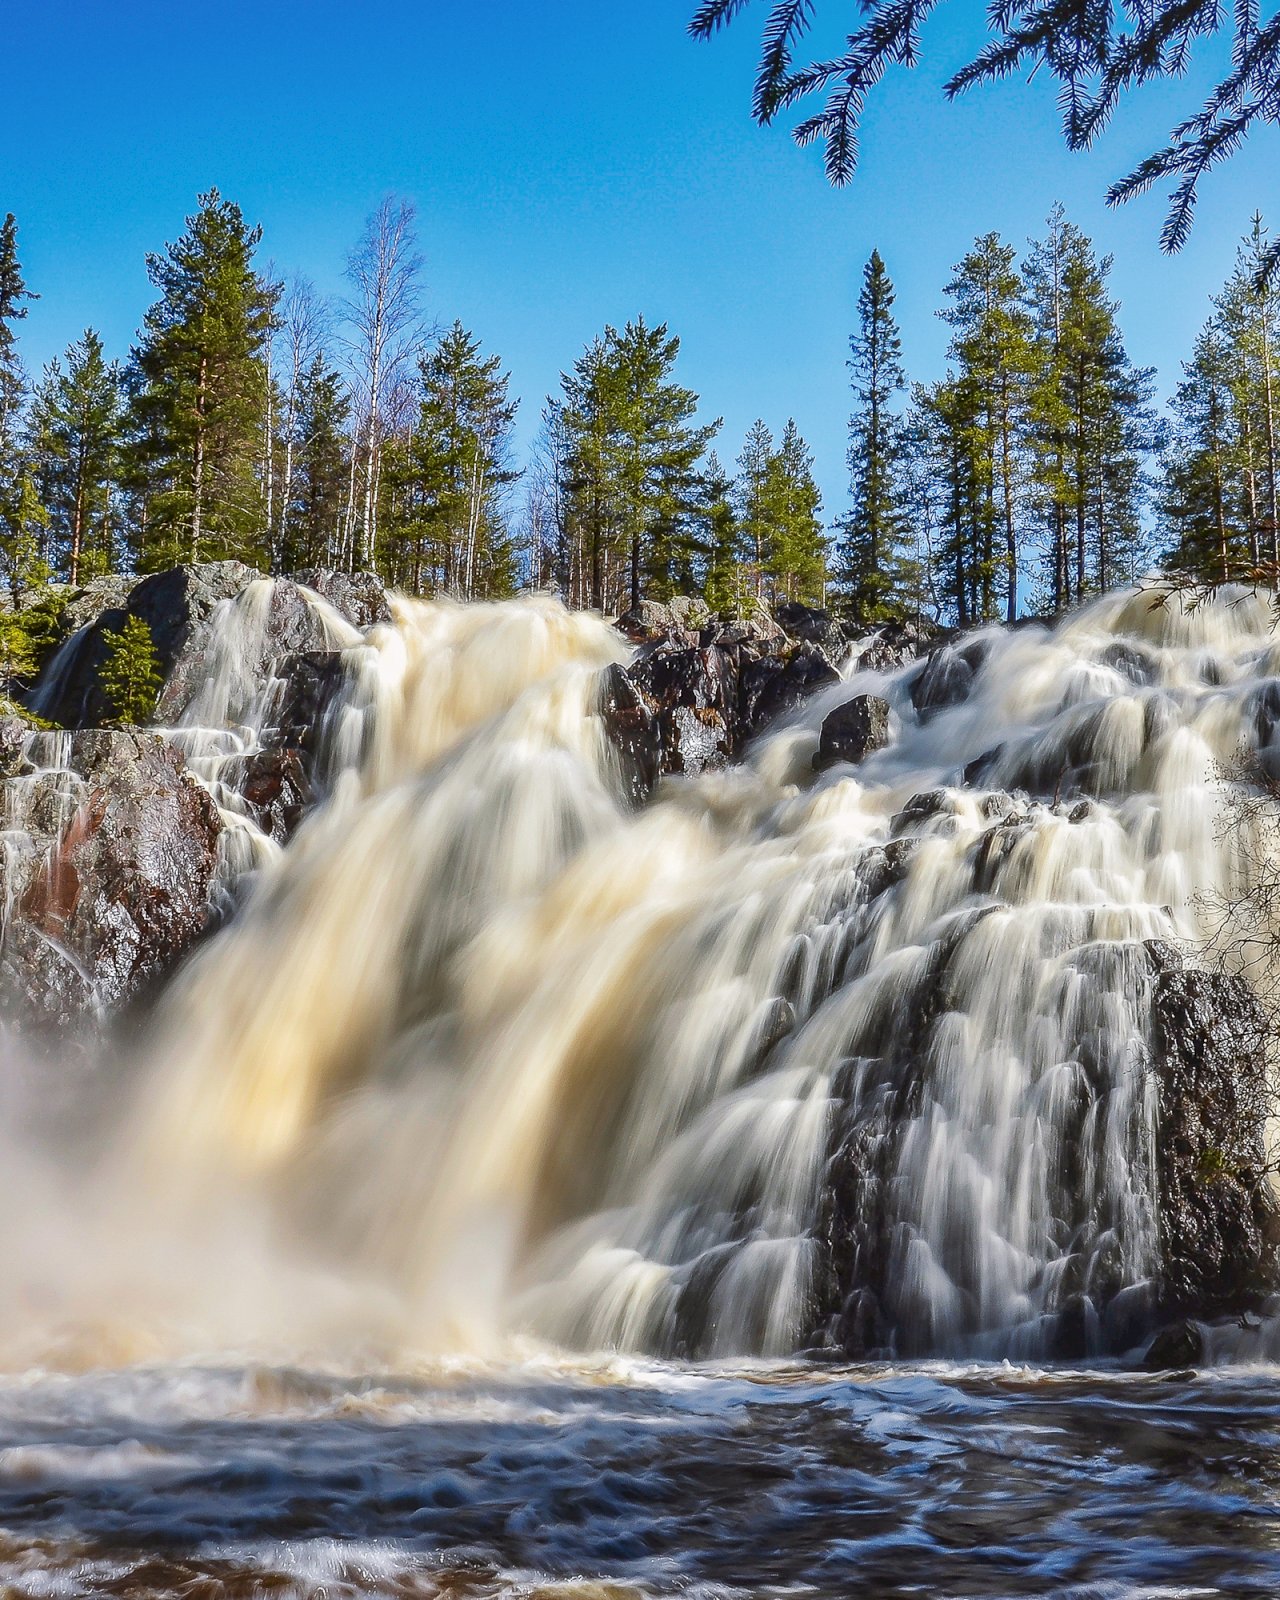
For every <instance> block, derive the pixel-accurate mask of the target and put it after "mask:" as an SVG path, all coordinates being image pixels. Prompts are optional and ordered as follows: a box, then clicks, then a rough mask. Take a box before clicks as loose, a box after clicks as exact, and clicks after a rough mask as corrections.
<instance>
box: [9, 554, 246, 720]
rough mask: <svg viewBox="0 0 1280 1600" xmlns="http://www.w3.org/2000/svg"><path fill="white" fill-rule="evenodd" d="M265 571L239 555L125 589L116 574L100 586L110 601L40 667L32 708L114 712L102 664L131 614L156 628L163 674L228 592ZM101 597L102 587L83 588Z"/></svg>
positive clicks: (64, 713) (76, 716)
mask: <svg viewBox="0 0 1280 1600" xmlns="http://www.w3.org/2000/svg"><path fill="white" fill-rule="evenodd" d="M259 577H261V573H258V572H255V571H254V569H253V568H252V567H247V566H245V564H244V563H243V562H241V561H209V562H204V563H202V564H200V565H197V566H186V567H174V568H171V569H170V570H169V571H167V572H157V573H154V574H153V575H152V576H151V577H148V578H143V579H142V580H141V582H134V583H133V585H132V587H131V588H130V589H129V590H128V593H127V595H125V596H124V598H123V603H121V597H120V594H119V590H118V589H117V588H116V587H115V584H116V582H117V581H118V580H113V581H112V587H111V588H110V589H107V588H105V587H104V588H103V590H102V591H100V593H101V595H102V597H104V598H111V599H112V600H113V603H112V604H109V605H108V606H107V607H106V608H105V609H102V610H99V611H97V612H96V613H95V614H94V615H93V616H92V617H91V618H90V619H89V620H87V621H86V622H84V623H83V624H82V625H81V626H80V628H79V630H78V631H76V632H74V633H72V634H71V635H70V637H69V638H68V639H67V640H66V641H65V642H64V644H63V645H62V647H61V648H60V649H59V650H58V652H57V654H56V655H55V656H54V657H53V659H52V660H51V661H50V662H49V663H48V664H47V666H46V667H45V669H44V671H43V672H42V673H41V675H40V680H39V682H38V683H37V684H36V687H35V690H34V692H33V693H32V695H31V697H30V703H31V705H32V707H33V709H34V710H36V711H38V712H39V714H40V715H41V716H42V717H46V718H48V719H49V720H50V721H51V722H57V723H59V724H61V725H62V726H63V727H67V728H88V727H94V726H96V725H98V724H100V723H102V722H104V721H106V720H108V719H109V718H110V716H111V714H112V709H111V706H110V704H109V702H108V700H107V696H106V692H105V690H104V689H103V687H102V680H101V672H102V667H103V664H104V663H105V661H106V659H107V648H108V639H109V637H110V635H112V634H114V633H118V632H119V631H120V629H121V628H122V627H123V626H124V623H125V621H126V619H127V618H128V617H130V616H134V617H140V618H141V619H142V621H143V622H145V623H146V624H147V626H148V628H149V629H150V630H151V640H152V643H153V644H154V646H155V650H156V655H157V657H158V658H159V663H160V670H161V672H162V673H163V674H164V675H165V676H168V674H169V673H170V672H171V671H172V670H173V667H174V664H175V663H176V661H177V659H178V656H179V654H180V653H181V651H182V650H183V648H184V646H185V645H186V644H187V643H188V641H189V640H190V639H191V638H192V635H193V633H194V632H195V631H196V629H197V628H198V627H199V626H200V624H201V623H203V622H204V621H205V620H206V619H207V618H208V617H209V615H210V614H211V613H212V611H213V610H214V608H215V607H216V606H217V605H218V603H219V602H220V601H222V600H226V599H230V598H232V597H234V596H235V595H238V594H239V593H240V592H241V591H242V590H244V589H245V588H247V587H248V585H249V584H250V583H252V582H253V581H254V579H256V578H259ZM81 593H82V595H84V596H85V597H86V598H87V597H90V596H92V597H93V598H95V599H96V598H97V597H98V594H99V591H94V590H91V589H86V590H84V591H81Z"/></svg>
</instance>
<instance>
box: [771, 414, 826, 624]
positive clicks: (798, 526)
mask: <svg viewBox="0 0 1280 1600" xmlns="http://www.w3.org/2000/svg"><path fill="white" fill-rule="evenodd" d="M762 498H763V503H764V515H765V518H766V522H767V525H768V530H769V531H768V535H767V543H766V547H765V574H766V578H767V583H768V590H769V598H770V599H771V600H773V601H778V600H804V601H807V602H809V603H810V604H821V603H822V601H823V600H824V599H825V598H826V583H827V567H826V540H825V536H824V534H823V530H822V519H821V516H820V515H819V513H820V512H821V510H822V495H821V493H820V492H819V490H818V485H817V483H816V482H815V480H814V476H813V455H812V453H811V451H810V449H809V446H808V445H807V444H806V443H805V442H804V440H803V439H802V438H801V437H800V431H799V429H798V428H797V427H796V424H795V421H794V419H788V422H787V425H786V427H785V428H784V429H783V433H782V442H781V444H780V445H779V447H778V449H777V450H776V451H774V453H773V455H772V456H771V457H770V460H769V464H768V467H767V469H766V472H765V482H764V490H763V496H762Z"/></svg>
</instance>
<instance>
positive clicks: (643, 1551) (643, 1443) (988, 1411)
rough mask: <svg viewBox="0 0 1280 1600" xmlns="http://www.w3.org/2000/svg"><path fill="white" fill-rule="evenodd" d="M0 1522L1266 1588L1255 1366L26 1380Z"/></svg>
mask: <svg viewBox="0 0 1280 1600" xmlns="http://www.w3.org/2000/svg"><path fill="white" fill-rule="evenodd" d="M0 1530H3V1531H2V1532H0V1593H3V1594H4V1595H6V1596H10V1595H12V1596H17V1595H22V1596H28V1595H30V1596H38V1595H39V1596H45V1595H48V1596H54V1595H57V1596H64V1595H65V1596H73V1595H75V1596H78V1595H111V1596H121V1597H128V1600H151V1597H159V1596H187V1597H191V1600H223V1597H227V1600H231V1597H233V1596H234V1597H248V1596H254V1597H258V1596H263V1597H266V1596H271V1597H280V1600H294V1597H295V1596H296V1597H298V1600H302V1597H306V1600H320V1597H324V1600H338V1597H343V1596H355V1595H376V1596H388V1597H397V1600H398V1597H401V1596H415V1597H416V1596H423V1597H436V1596H449V1597H457V1600H473V1597H475V1600H479V1597H482V1596H483V1597H490V1596H493V1597H497V1596H504V1597H505V1596H527V1597H529V1600H552V1597H556V1600H629V1597H631V1596H641V1595H643V1596H666V1595H672V1596H675V1595H682V1596H690V1597H711V1596H717V1597H719V1596H723V1597H725V1600H729V1597H734V1596H770V1597H773V1596H780V1597H781V1596H786V1597H789V1600H790V1597H795V1600H802V1597H807V1596H824V1597H826V1596H831V1597H836V1596H860V1597H867V1600H871V1597H880V1596H885V1597H888V1596H900V1595H902V1596H905V1595H923V1596H928V1597H930V1600H940V1597H944V1596H952V1595H955V1596H960V1595H983V1596H991V1597H994V1596H1001V1597H1014V1596H1031V1595H1061V1596H1079V1597H1084V1596H1088V1597H1091V1600H1094V1597H1096V1600H1121V1597H1125V1600H1137V1597H1139V1596H1141V1597H1144V1600H1146V1597H1151V1600H1154V1597H1156V1596H1159V1597H1166V1596H1168V1597H1174V1596H1177V1597H1180V1600H1181V1597H1191V1596H1197V1597H1198V1596H1215V1595H1224V1596H1225V1595H1230V1596H1237V1595H1266V1596H1271V1595H1275V1594H1276V1593H1277V1592H1280V1373H1278V1372H1277V1371H1276V1370H1274V1369H1271V1370H1268V1369H1257V1368H1255V1369H1245V1368H1239V1367H1235V1368H1230V1369H1218V1370H1211V1371H1208V1372H1204V1373H1199V1374H1194V1375H1193V1374H1190V1373H1179V1374H1172V1375H1166V1376H1163V1377H1150V1376H1146V1375H1137V1374H1133V1373H1123V1372H1119V1371H1114V1372H1109V1371H1094V1372H1088V1373H1079V1372H1068V1371H1054V1370H1045V1369H1040V1368H1036V1369H1031V1368H1024V1367H1016V1366H1010V1365H974V1366H959V1365H954V1364H952V1365H947V1364H942V1363H923V1364H920V1365H914V1366H895V1367H888V1366H881V1367H876V1366H871V1367H858V1368H855V1369H850V1368H843V1367H842V1368H837V1367H831V1368H824V1367H812V1366H805V1365H795V1364H776V1363H760V1364H745V1365H716V1366H708V1365H691V1366H681V1365H673V1364H664V1363H657V1362H647V1361H635V1360H626V1361H623V1360H618V1359H613V1360H607V1359H600V1360H591V1359H583V1360H580V1361H575V1362H568V1361H566V1360H564V1359H562V1358H558V1357H552V1356H549V1355H548V1356H545V1357H543V1356H540V1355H538V1354H537V1353H533V1354H526V1355H525V1356H524V1358H523V1359H521V1360H519V1361H515V1362H512V1363H511V1364H509V1365H494V1366H480V1365H477V1364H474V1363H471V1364H457V1365H448V1364H445V1365H436V1366H433V1367H431V1368H428V1369H423V1370H419V1371H409V1372H400V1373H393V1372H382V1373H378V1374H376V1375H366V1376H362V1377H353V1376H350V1375H342V1374H339V1373H335V1372H326V1371H319V1370H303V1369H282V1368H278V1367H275V1368H268V1367H254V1366H201V1365H195V1364H192V1365H170V1366H163V1367H155V1368H150V1367H137V1368H131V1369H126V1370H121V1371H116V1372H111V1373H104V1374H94V1375H88V1376H54V1375H51V1374H47V1375H32V1376H27V1377H23V1378H12V1379H8V1380H5V1381H4V1382H3V1384H0Z"/></svg>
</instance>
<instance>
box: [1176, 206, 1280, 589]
mask: <svg viewBox="0 0 1280 1600" xmlns="http://www.w3.org/2000/svg"><path fill="white" fill-rule="evenodd" d="M1269 249H1270V245H1269V243H1268V238H1267V233H1266V230H1265V228H1264V227H1263V226H1262V219H1261V218H1260V217H1255V218H1254V219H1253V226H1252V229H1251V231H1250V233H1249V235H1248V236H1247V237H1246V238H1245V239H1244V241H1243V242H1242V244H1241V247H1240V251H1239V254H1238V256H1237V259H1236V264H1235V270H1234V271H1233V273H1232V275H1231V278H1230V279H1229V280H1228V282H1227V284H1226V286H1225V288H1224V289H1223V292H1222V294H1221V295H1220V296H1219V297H1218V299H1217V300H1216V302H1215V304H1214V312H1213V315H1212V316H1211V317H1210V319H1209V321H1208V322H1207V323H1206V324H1205V326H1204V328H1203V329H1202V330H1201V332H1200V335H1199V337H1198V339H1197V340H1196V345H1195V349H1194V351H1193V353H1192V357H1191V360H1190V361H1189V362H1187V363H1186V364H1185V365H1184V367H1183V381H1182V382H1181V383H1180V384H1179V386H1178V389H1177V392H1176V394H1175V395H1174V399H1173V415H1174V424H1173V433H1172V438H1171V441H1170V448H1169V450H1168V453H1167V455H1166V459H1165V481H1164V493H1163V495H1162V499H1161V511H1162V514H1163V520H1164V526H1165V530H1166V535H1167V539H1168V544H1167V548H1166V552H1165V559H1166V561H1167V562H1168V564H1169V565H1170V566H1171V567H1174V568H1176V569H1177V570H1178V571H1180V572H1182V573H1185V574H1186V575H1187V576H1189V577H1193V578H1196V579H1200V580H1205V581H1214V582H1216V581H1225V580H1227V579H1230V578H1235V577H1248V578H1252V577H1253V576H1255V575H1257V574H1258V573H1259V571H1260V570H1261V569H1264V568H1265V569H1267V570H1268V572H1269V573H1270V574H1274V571H1275V568H1276V565H1277V562H1280V548H1278V545H1280V289H1277V288H1276V287H1271V286H1268V285H1266V284H1264V283H1263V282H1261V281H1260V278H1259V270H1258V269H1259V264H1260V263H1261V262H1262V261H1263V260H1265V258H1266V256H1267V253H1268V251H1269Z"/></svg>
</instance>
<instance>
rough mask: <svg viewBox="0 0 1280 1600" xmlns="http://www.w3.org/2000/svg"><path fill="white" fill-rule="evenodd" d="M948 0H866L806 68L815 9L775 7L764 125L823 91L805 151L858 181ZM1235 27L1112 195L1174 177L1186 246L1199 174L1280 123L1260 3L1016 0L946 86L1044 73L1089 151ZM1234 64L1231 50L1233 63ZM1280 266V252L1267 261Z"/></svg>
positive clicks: (713, 9) (997, 10) (991, 19)
mask: <svg viewBox="0 0 1280 1600" xmlns="http://www.w3.org/2000/svg"><path fill="white" fill-rule="evenodd" d="M937 4H938V0H865V3H864V4H863V6H862V7H861V15H860V16H859V17H858V20H857V21H856V23H855V26H854V28H853V31H852V32H851V33H850V34H849V35H848V38H847V40H846V44H845V48H844V49H843V50H841V51H837V52H835V53H834V54H832V55H829V56H827V57H825V58H819V59H817V60H814V61H810V62H808V63H806V64H805V65H804V66H797V65H796V62H795V52H796V49H797V48H798V47H799V45H800V44H801V41H802V39H803V38H804V36H805V35H806V34H807V32H808V31H809V29H810V28H811V27H812V25H813V23H814V20H815V17H814V14H815V11H816V9H817V7H816V5H815V3H814V0H773V4H772V5H771V7H770V9H769V12H768V15H767V18H766V21H765V24H764V35H763V43H762V46H761V53H760V65H759V69H758V72H757V76H756V85H755V96H754V100H753V105H752V110H753V114H754V116H755V118H756V120H757V121H758V122H760V123H762V124H764V123H769V122H772V121H773V119H774V118H775V117H776V116H778V115H779V114H780V113H782V112H784V111H787V110H790V109H791V108H793V107H795V106H796V105H798V104H800V103H802V102H805V101H808V100H810V99H811V98H813V97H815V96H821V95H825V96H826V100H825V102H824V104H823V105H822V106H821V107H820V108H819V109H818V110H816V111H815V112H813V114H812V115H809V116H807V117H805V118H804V119H803V120H802V121H801V122H800V124H799V125H798V126H797V128H796V129H795V138H796V140H797V141H798V142H799V143H800V144H802V145H803V144H809V143H811V142H813V141H815V140H822V141H823V142H824V144H825V146H826V160H827V174H828V176H829V178H830V179H831V181H832V182H833V183H837V184H843V183H847V182H848V181H849V179H850V178H851V177H852V176H853V173H854V169H855V167H856V166H857V161H858V126H859V123H860V122H861V120H862V113H863V108H864V106H865V104H866V98H867V96H868V94H870V93H871V91H872V90H873V89H874V88H875V87H876V86H877V85H878V84H879V82H880V80H881V78H882V77H883V76H884V73H885V69H886V68H887V67H891V66H906V67H912V66H915V65H916V64H917V62H918V61H919V60H920V57H921V50H920V35H921V29H922V27H923V25H924V23H925V22H926V21H927V19H928V18H929V17H930V15H931V14H932V13H933V11H934V10H935V9H936V7H937ZM745 9H746V0H700V3H699V5H698V8H697V10H696V11H695V13H694V16H693V20H692V22H691V24H690V31H691V32H692V33H693V34H694V36H695V37H698V38H707V37H709V36H710V35H711V34H713V33H715V32H716V31H717V29H719V28H721V27H723V26H725V25H727V24H728V23H729V22H731V21H732V20H733V18H734V17H735V16H737V15H738V14H739V13H740V12H742V11H743V10H745ZM1228 16H1230V17H1231V18H1232V22H1231V33H1232V51H1231V65H1230V68H1229V70H1228V71H1227V72H1226V74H1225V76H1224V77H1223V78H1222V80H1221V82H1220V83H1219V84H1218V85H1217V87H1216V88H1215V89H1214V90H1213V92H1212V93H1211V94H1210V95H1209V96H1208V98H1207V99H1206V101H1205V103H1204V105H1203V107H1202V108H1201V110H1200V111H1199V112H1197V113H1195V114H1193V115H1192V116H1190V117H1188V118H1187V119H1186V120H1185V121H1180V123H1179V126H1178V127H1176V128H1175V129H1174V131H1173V134H1172V135H1171V137H1170V141H1169V143H1168V144H1167V145H1166V146H1165V147H1164V148H1163V149H1161V150H1157V151H1156V152H1155V153H1154V154H1153V155H1151V156H1149V157H1148V158H1147V159H1146V160H1145V161H1142V162H1140V163H1139V164H1138V166H1137V167H1136V168H1134V170H1133V171H1132V172H1131V173H1130V174H1129V176H1128V177H1127V178H1124V179H1122V180H1121V181H1120V182H1119V183H1116V184H1114V185H1113V186H1112V188H1111V190H1110V191H1109V194H1108V199H1109V200H1111V201H1118V200H1127V199H1129V198H1130V196H1132V195H1135V194H1141V193H1144V192H1145V191H1146V190H1147V189H1149V188H1150V187H1151V186H1152V185H1153V184H1157V183H1161V182H1163V181H1165V180H1166V179H1173V180H1174V183H1175V187H1174V190H1173V194H1172V196H1171V204H1170V209H1169V214H1168V218H1167V220H1166V223H1165V228H1164V233H1163V235H1162V243H1163V244H1164V247H1165V249H1167V250H1177V249H1180V248H1181V246H1182V244H1183V242H1184V241H1185V239H1186V237H1187V234H1188V232H1189V230H1190V226H1191V217H1192V212H1193V210H1194V207H1195V202H1196V191H1197V186H1198V184H1199V180H1200V178H1201V177H1202V176H1203V174H1204V173H1205V172H1206V171H1208V170H1209V168H1211V167H1213V166H1215V165H1216V164H1217V163H1218V162H1220V161H1222V160H1225V159H1226V158H1227V157H1228V156H1230V155H1231V154H1233V153H1234V152H1235V151H1236V150H1238V149H1239V148H1240V145H1241V144H1242V142H1243V141H1244V139H1245V137H1246V135H1247V134H1248V132H1249V130H1250V129H1251V128H1252V127H1253V126H1254V125H1255V124H1261V125H1264V126H1266V125H1270V126H1276V125H1278V124H1280V16H1272V17H1271V18H1270V19H1269V20H1268V21H1266V22H1265V23H1262V24H1259V20H1258V10H1257V7H1256V6H1255V5H1252V4H1243V5H1238V6H1236V7H1234V8H1233V9H1232V10H1231V11H1228V10H1227V8H1225V7H1223V6H1221V5H1219V4H1218V3H1217V0H1154V3H1148V4H1144V5H1142V6H1134V7H1124V6H1115V7H1111V6H1108V7H1088V6H1077V5H1042V4H1040V3H1039V0H1012V3H1010V4H1006V5H998V6H989V7H988V8H987V10H986V25H987V31H988V33H989V34H990V39H989V42H988V43H987V44H986V45H985V46H984V48H983V49H982V50H980V51H979V52H978V54H977V55H976V56H975V57H974V59H973V60H972V61H970V62H969V63H968V64H967V65H966V66H964V67H962V68H961V69H960V70H959V71H958V72H957V73H955V74H954V76H953V77H952V78H951V79H950V81H949V82H948V83H947V85H946V93H947V95H948V97H951V96H954V95H957V94H960V93H962V92H963V91H964V90H965V89H968V88H971V87H973V86H974V85H975V84H982V83H989V82H992V81H994V80H996V79H999V78H1004V77H1008V76H1009V75H1011V74H1013V73H1025V74H1030V75H1034V73H1035V72H1037V71H1038V70H1039V69H1040V68H1041V67H1045V68H1047V70H1048V71H1049V73H1051V74H1052V75H1053V76H1054V77H1055V78H1056V79H1057V80H1058V82H1059V83H1060V85H1061V86H1062V87H1061V93H1060V94H1059V96H1058V101H1059V104H1060V106H1061V108H1062V124H1063V135H1064V137H1065V139H1066V141H1067V144H1068V146H1069V147H1070V148H1071V149H1073V150H1083V149H1086V148H1087V147H1088V146H1089V145H1091V144H1092V142H1093V141H1094V139H1095V138H1096V137H1097V135H1098V133H1099V132H1100V131H1101V130H1102V128H1103V127H1104V126H1105V125H1106V124H1107V122H1108V121H1109V120H1110V118H1111V115H1112V113H1113V112H1114V111H1115V109H1116V107H1117V105H1118V104H1119V103H1120V102H1121V100H1122V99H1123V98H1124V96H1125V94H1126V93H1127V92H1128V91H1129V90H1131V89H1134V88H1137V87H1138V86H1139V85H1141V84H1144V83H1147V82H1149V81H1151V80H1153V79H1161V78H1177V77H1180V76H1181V75H1182V74H1183V73H1184V72H1185V71H1186V65H1187V57H1188V53H1189V51H1190V49H1191V47H1192V45H1193V44H1194V42H1195V41H1196V40H1197V39H1202V38H1212V37H1214V36H1216V35H1217V34H1219V33H1221V32H1222V31H1223V30H1224V29H1225V28H1226V26H1227V18H1228ZM1223 59H1224V60H1225V59H1226V57H1225V52H1224V54H1223ZM1260 264H1261V265H1262V267H1263V269H1264V270H1266V271H1273V270H1274V269H1275V267H1276V266H1277V264H1280V249H1277V247H1274V246H1273V247H1272V248H1271V249H1270V251H1269V252H1268V253H1267V255H1266V256H1265V257H1264V258H1263V259H1262V261H1261V263H1260Z"/></svg>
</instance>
